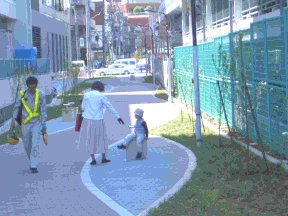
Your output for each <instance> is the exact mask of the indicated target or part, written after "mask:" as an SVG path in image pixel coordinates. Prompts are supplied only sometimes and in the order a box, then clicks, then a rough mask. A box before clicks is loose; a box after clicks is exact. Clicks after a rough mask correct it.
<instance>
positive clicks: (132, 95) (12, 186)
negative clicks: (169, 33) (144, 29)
mask: <svg viewBox="0 0 288 216" xmlns="http://www.w3.org/2000/svg"><path fill="white" fill-rule="evenodd" d="M103 82H104V83H105V84H107V85H111V86H113V87H114V88H113V91H112V92H110V93H107V95H108V97H109V99H110V100H111V102H112V104H113V105H114V107H115V108H116V109H117V110H118V111H119V113H120V115H121V117H122V119H123V120H124V122H125V125H124V126H123V125H119V124H118V122H117V120H116V119H115V117H114V116H113V115H112V114H110V113H108V112H106V114H105V123H106V126H107V133H108V134H107V135H108V141H109V143H111V145H110V150H109V154H108V158H110V159H111V160H112V162H111V163H108V164H105V165H103V164H101V163H98V165H97V166H95V167H92V168H91V166H90V165H89V162H90V159H89V155H88V154H87V152H86V151H85V147H84V146H82V145H81V144H80V148H77V144H78V143H77V140H78V133H76V132H74V122H62V121H61V118H59V119H55V120H53V121H49V122H48V133H49V145H48V146H45V145H44V144H43V143H42V141H41V145H40V151H41V158H40V164H39V167H38V168H39V171H40V172H39V173H38V174H31V173H30V170H29V165H28V161H27V158H26V155H25V152H24V149H23V145H22V143H20V144H18V145H17V146H10V145H4V146H2V147H0V170H1V173H2V175H1V184H0V215H5V216H7V215H11V216H12V215H13V216H14V215H31V216H33V215H35V216H36V215H37V216H38V215H49V216H50V215H53V216H54V215H64V216H66V215H69V216H70V215H75V216H79V215H83V216H86V215H87V216H90V215H99V216H100V215H101V216H102V215H103V216H106V215H107V216H109V215H125V216H129V215H145V214H146V213H147V210H148V209H149V208H151V207H154V206H157V205H158V204H159V202H161V201H163V200H164V199H165V198H167V197H169V196H171V195H173V194H174V193H175V192H176V191H177V190H179V189H180V187H181V186H182V185H183V184H184V182H185V181H186V180H187V179H189V177H190V175H191V171H192V170H193V169H194V168H195V166H196V159H195V157H194V154H193V153H192V152H191V151H189V150H188V149H186V148H184V147H183V146H181V145H179V144H177V143H175V142H172V141H169V140H167V139H164V138H162V137H154V136H151V137H150V138H149V140H148V157H147V159H145V160H140V161H136V160H135V161H129V162H127V161H125V152H124V151H120V150H118V149H117V148H116V145H117V144H118V143H119V142H120V140H121V139H122V138H123V137H124V136H125V135H126V134H127V133H129V132H130V129H129V128H128V125H129V124H130V120H131V119H133V118H134V114H133V111H134V109H135V108H136V107H141V108H143V109H144V118H145V120H146V121H147V123H148V127H149V128H152V127H157V126H160V125H161V124H164V123H166V122H168V121H169V120H171V119H173V118H175V117H176V116H177V115H178V114H179V110H178V108H176V106H174V105H173V104H169V103H167V102H165V101H163V100H161V99H158V98H155V97H154V96H153V94H154V88H153V85H151V84H145V83H142V78H140V77H136V80H135V81H132V80H129V77H125V76H123V77H119V78H111V79H104V80H103ZM97 160H98V162H100V158H97Z"/></svg>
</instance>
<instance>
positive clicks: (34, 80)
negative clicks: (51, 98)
mask: <svg viewBox="0 0 288 216" xmlns="http://www.w3.org/2000/svg"><path fill="white" fill-rule="evenodd" d="M31 84H36V85H38V79H37V78H36V77H34V76H29V77H28V78H27V79H26V85H27V86H28V85H31Z"/></svg>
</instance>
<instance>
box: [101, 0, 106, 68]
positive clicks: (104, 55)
mask: <svg viewBox="0 0 288 216" xmlns="http://www.w3.org/2000/svg"><path fill="white" fill-rule="evenodd" d="M102 2H103V8H102V13H103V25H102V49H103V65H106V47H105V46H106V37H105V0H103V1H102Z"/></svg>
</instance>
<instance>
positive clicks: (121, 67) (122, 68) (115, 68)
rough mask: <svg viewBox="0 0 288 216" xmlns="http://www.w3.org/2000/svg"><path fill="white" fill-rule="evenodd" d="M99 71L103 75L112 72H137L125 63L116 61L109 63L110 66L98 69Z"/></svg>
mask: <svg viewBox="0 0 288 216" xmlns="http://www.w3.org/2000/svg"><path fill="white" fill-rule="evenodd" d="M97 73H98V74H99V75H101V76H104V75H112V74H131V73H135V70H133V69H130V68H128V67H127V65H125V64H118V63H114V64H112V65H109V67H108V68H100V69H97Z"/></svg>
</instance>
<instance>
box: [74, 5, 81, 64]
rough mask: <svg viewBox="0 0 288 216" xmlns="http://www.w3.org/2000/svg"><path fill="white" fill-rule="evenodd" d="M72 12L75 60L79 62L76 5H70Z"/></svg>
mask: <svg viewBox="0 0 288 216" xmlns="http://www.w3.org/2000/svg"><path fill="white" fill-rule="evenodd" d="M72 9H73V11H74V32H75V49H76V60H79V56H80V53H79V28H78V17H77V8H76V4H73V5H72Z"/></svg>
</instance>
